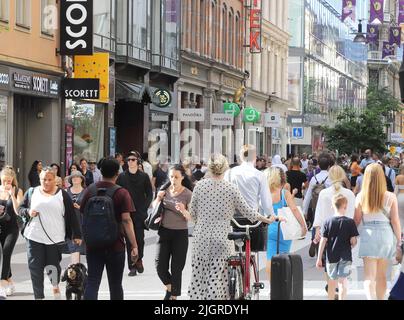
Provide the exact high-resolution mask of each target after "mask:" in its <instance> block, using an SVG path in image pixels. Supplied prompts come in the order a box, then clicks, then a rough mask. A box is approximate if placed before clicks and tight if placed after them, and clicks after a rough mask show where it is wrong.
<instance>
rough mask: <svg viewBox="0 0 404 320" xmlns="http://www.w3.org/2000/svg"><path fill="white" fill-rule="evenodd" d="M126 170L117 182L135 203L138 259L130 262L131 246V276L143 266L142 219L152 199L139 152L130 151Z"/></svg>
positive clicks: (142, 268)
mask: <svg viewBox="0 0 404 320" xmlns="http://www.w3.org/2000/svg"><path fill="white" fill-rule="evenodd" d="M127 162H128V170H126V171H125V172H123V173H121V174H120V175H119V177H118V180H117V182H116V183H117V184H118V185H120V186H121V187H123V188H125V189H126V190H128V191H129V194H130V196H131V198H132V200H133V203H134V204H135V209H136V212H134V213H133V214H132V221H133V222H134V224H135V234H136V242H137V244H138V250H139V259H138V261H137V262H136V263H135V264H133V263H132V262H131V259H130V257H131V248H129V247H128V248H127V249H128V250H127V251H128V267H129V271H130V272H129V276H130V277H133V276H135V275H136V274H137V272H138V273H143V271H144V267H143V263H142V258H143V250H144V221H145V220H146V218H147V209H148V208H149V206H150V204H151V202H152V201H153V190H152V186H151V183H150V178H149V176H148V175H147V174H146V173H144V172H142V171H141V170H139V165H140V164H141V163H142V159H141V156H140V153H139V152H137V151H131V152H130V153H129V155H128V158H127Z"/></svg>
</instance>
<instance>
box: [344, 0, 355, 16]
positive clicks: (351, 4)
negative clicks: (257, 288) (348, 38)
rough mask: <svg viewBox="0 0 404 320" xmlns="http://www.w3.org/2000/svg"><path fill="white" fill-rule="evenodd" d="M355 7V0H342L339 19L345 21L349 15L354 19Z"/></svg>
mask: <svg viewBox="0 0 404 320" xmlns="http://www.w3.org/2000/svg"><path fill="white" fill-rule="evenodd" d="M355 7H356V0H342V15H341V20H342V21H345V19H346V18H348V17H351V19H352V20H353V21H355Z"/></svg>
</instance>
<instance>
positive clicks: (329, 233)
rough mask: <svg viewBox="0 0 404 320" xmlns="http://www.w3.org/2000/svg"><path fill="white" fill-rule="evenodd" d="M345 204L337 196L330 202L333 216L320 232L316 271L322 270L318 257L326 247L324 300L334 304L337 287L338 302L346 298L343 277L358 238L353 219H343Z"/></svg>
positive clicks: (344, 201)
mask: <svg viewBox="0 0 404 320" xmlns="http://www.w3.org/2000/svg"><path fill="white" fill-rule="evenodd" d="M347 204H348V200H347V198H345V197H344V196H343V195H341V194H337V195H335V196H334V197H333V198H332V205H333V207H334V212H335V215H334V216H333V217H331V218H329V219H328V220H327V221H326V222H325V224H324V226H323V229H322V237H321V241H320V247H319V253H318V258H317V263H316V266H317V268H322V267H323V261H322V256H323V252H324V250H325V247H326V245H327V249H326V256H327V263H326V272H327V274H328V277H329V280H328V299H329V300H334V298H335V293H336V288H337V285H338V297H339V300H345V299H346V295H347V277H348V276H349V275H350V274H351V265H352V248H353V247H354V246H355V245H356V243H357V239H356V237H357V236H359V233H358V229H357V228H356V224H355V222H354V220H353V219H350V218H348V217H345V213H346V209H347Z"/></svg>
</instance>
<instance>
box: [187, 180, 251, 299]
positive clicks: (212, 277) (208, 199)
mask: <svg viewBox="0 0 404 320" xmlns="http://www.w3.org/2000/svg"><path fill="white" fill-rule="evenodd" d="M236 209H237V210H238V211H239V212H240V213H241V214H242V215H243V216H244V217H246V218H248V219H250V220H251V222H254V221H257V218H258V215H259V214H258V212H256V211H254V210H253V209H251V208H250V207H249V206H248V204H247V203H246V202H245V200H244V198H243V197H242V195H241V193H240V192H239V191H238V189H237V187H236V186H234V185H233V184H230V183H229V182H227V181H224V180H221V181H219V180H213V179H205V180H202V181H200V182H199V183H197V185H196V187H195V189H194V191H193V194H192V200H191V203H190V206H189V211H190V213H191V215H192V218H193V219H194V221H195V229H194V232H193V236H194V238H193V241H194V242H193V248H192V277H191V284H190V286H189V291H188V295H189V297H190V299H191V300H228V299H229V292H228V291H229V289H228V273H227V272H228V271H227V259H228V257H230V256H231V255H234V254H235V249H234V242H233V241H230V240H228V239H227V235H228V233H229V232H232V228H231V224H230V222H231V218H232V217H233V215H234V212H235V210H236Z"/></svg>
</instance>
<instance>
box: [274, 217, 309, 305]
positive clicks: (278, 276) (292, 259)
mask: <svg viewBox="0 0 404 320" xmlns="http://www.w3.org/2000/svg"><path fill="white" fill-rule="evenodd" d="M279 233H280V223H278V243H277V249H276V251H277V253H278V254H277V255H276V256H273V257H272V260H271V300H303V261H302V257H301V256H300V255H295V254H279V237H280V236H279Z"/></svg>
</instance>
